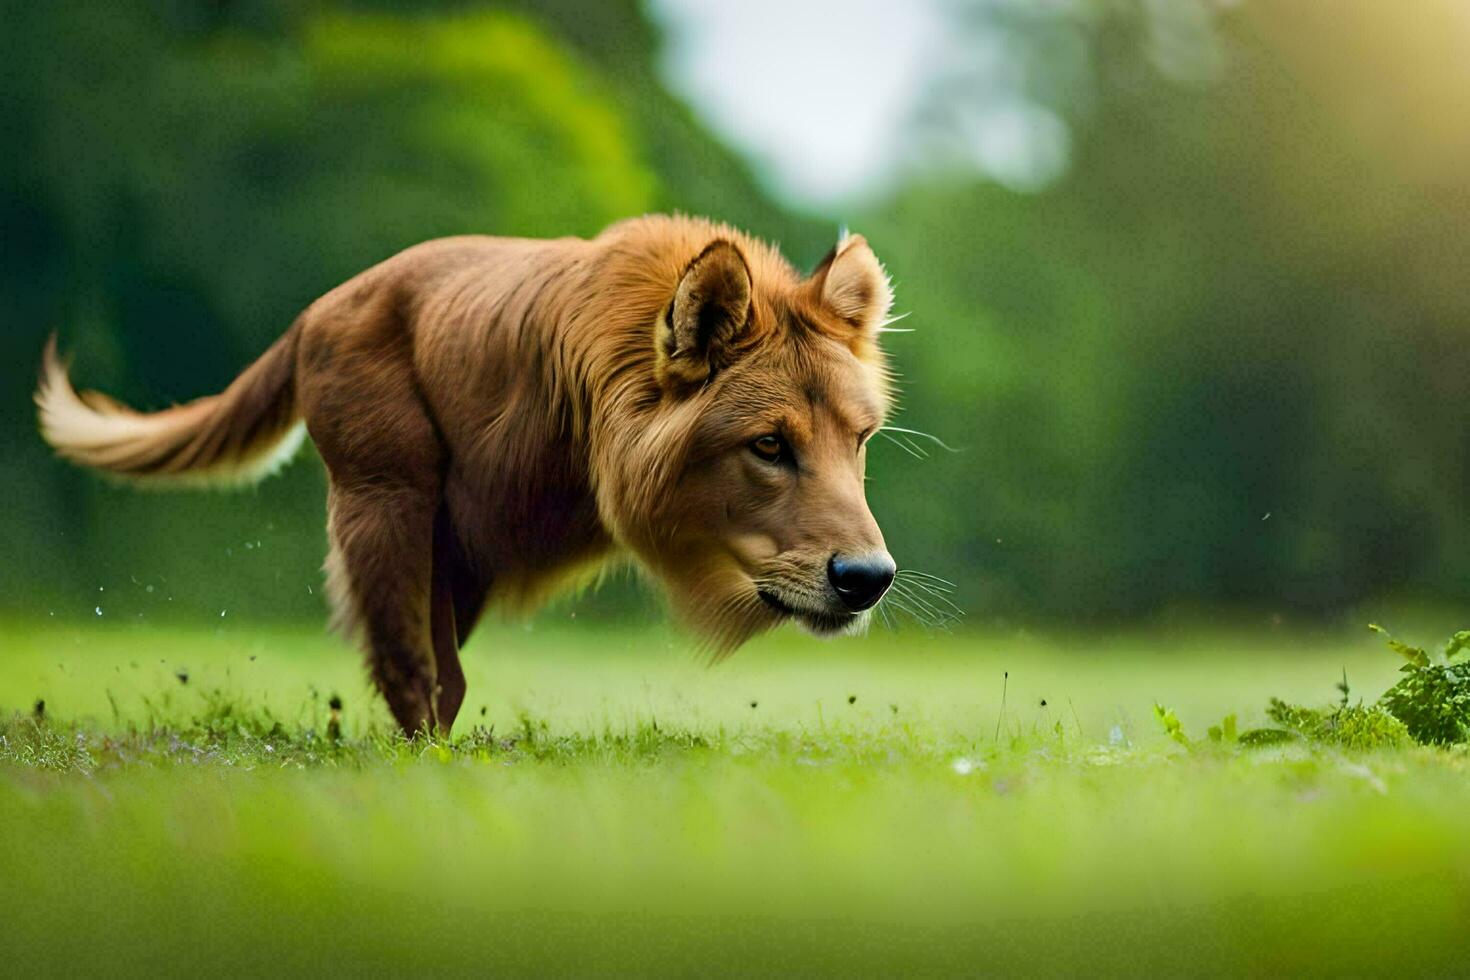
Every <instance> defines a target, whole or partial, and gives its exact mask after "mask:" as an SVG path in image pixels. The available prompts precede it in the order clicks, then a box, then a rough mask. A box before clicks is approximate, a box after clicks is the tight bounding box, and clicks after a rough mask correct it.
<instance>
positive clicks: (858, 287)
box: [811, 235, 893, 335]
mask: <svg viewBox="0 0 1470 980" xmlns="http://www.w3.org/2000/svg"><path fill="white" fill-rule="evenodd" d="M811 284H812V287H813V288H814V290H815V291H816V293H817V296H818V299H819V302H821V304H822V305H823V306H825V307H826V308H827V309H829V310H831V311H832V312H833V313H835V314H837V315H838V316H839V317H841V318H842V319H844V320H846V321H847V322H848V323H850V324H852V325H853V326H854V327H855V328H857V330H858V331H859V332H861V333H863V334H867V335H876V334H877V332H878V328H879V327H881V326H883V323H884V321H885V320H887V319H888V311H889V310H890V309H891V308H892V307H893V286H892V285H891V284H890V283H889V281H888V273H886V272H884V271H883V263H881V262H879V261H878V256H876V255H874V254H873V250H872V249H871V248H869V247H868V241H867V239H865V238H864V237H863V236H862V235H844V236H843V238H842V241H840V242H838V243H837V247H836V248H834V249H832V251H831V252H830V253H828V255H827V257H826V258H825V259H823V260H822V262H821V264H820V265H818V266H817V270H816V271H815V272H813V273H812V277H811Z"/></svg>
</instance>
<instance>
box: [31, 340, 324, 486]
mask: <svg viewBox="0 0 1470 980" xmlns="http://www.w3.org/2000/svg"><path fill="white" fill-rule="evenodd" d="M295 369H296V330H295V329H294V328H293V329H291V330H290V331H288V332H287V333H286V335H285V336H283V337H282V338H281V339H280V340H278V341H276V343H275V344H274V345H273V346H272V347H271V348H270V350H268V351H266V352H265V354H264V355H263V356H262V357H261V358H260V360H258V361H256V362H255V363H254V364H252V365H250V367H248V368H246V369H245V373H243V374H241V375H240V376H239V377H238V378H236V379H235V380H234V381H233V382H232V383H231V384H230V386H229V387H228V388H226V389H225V390H224V391H222V392H221V393H219V394H218V395H210V396H208V397H206V398H200V399H197V400H195V401H192V402H189V403H188V404H186V405H176V406H174V407H173V408H168V409H164V410H163V411H161V412H152V413H143V412H135V411H133V410H132V409H131V408H128V407H127V406H126V405H122V404H120V403H118V402H116V401H114V400H112V399H111V398H108V397H107V396H106V395H103V394H100V393H98V392H95V391H85V392H82V393H81V394H78V393H77V392H76V390H75V389H73V388H72V386H71V381H70V380H69V379H68V378H67V369H66V365H65V364H63V363H62V361H61V359H60V358H59V357H58V356H57V353H56V338H55V337H52V338H51V340H50V341H49V342H48V343H47V344H46V352H45V355H44V357H43V363H42V367H41V382H40V386H39V387H38V388H37V389H36V405H37V407H38V408H39V409H40V423H41V435H42V436H43V437H44V438H45V439H46V441H47V442H48V443H50V444H51V446H52V448H54V449H55V450H56V452H57V454H58V455H60V456H62V457H64V458H66V459H69V460H71V461H72V462H74V463H79V464H81V465H83V466H90V467H93V468H94V469H99V470H103V471H105V472H108V473H112V474H116V475H117V476H121V477H126V478H128V479H130V480H134V481H136V482H138V483H140V484H145V485H150V486H239V485H243V484H247V483H254V482H255V481H257V480H260V479H262V478H264V477H266V476H269V475H270V474H272V473H274V472H275V471H276V470H278V469H280V467H281V466H282V465H284V464H285V463H286V462H287V461H288V460H290V458H291V456H292V455H293V454H294V453H295V451H296V449H297V448H298V447H299V446H300V445H301V439H302V437H303V435H304V434H305V428H304V426H303V425H302V424H301V422H300V419H299V417H298V415H297V412H296V384H295V374H296V370H295Z"/></svg>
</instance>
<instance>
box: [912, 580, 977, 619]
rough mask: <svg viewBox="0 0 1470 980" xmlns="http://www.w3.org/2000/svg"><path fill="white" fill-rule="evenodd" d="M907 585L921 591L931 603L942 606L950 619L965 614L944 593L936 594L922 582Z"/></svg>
mask: <svg viewBox="0 0 1470 980" xmlns="http://www.w3.org/2000/svg"><path fill="white" fill-rule="evenodd" d="M909 584H910V585H913V586H917V587H919V588H921V589H923V590H924V591H925V594H926V595H927V597H928V599H929V600H930V601H931V602H933V603H938V604H941V605H943V606H944V607H945V608H946V609H948V610H949V613H948V615H950V616H951V617H952V618H954V619H959V618H960V617H962V616H963V615H964V614H965V611H964V610H963V609H961V608H960V607H959V606H958V605H956V604H955V602H954V600H952V599H950V598H949V597H948V596H946V595H945V594H944V593H942V592H936V591H934V590H933V589H930V588H929V587H927V586H925V585H924V583H922V582H910V583H909Z"/></svg>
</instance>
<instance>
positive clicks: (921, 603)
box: [894, 582, 944, 621]
mask: <svg viewBox="0 0 1470 980" xmlns="http://www.w3.org/2000/svg"><path fill="white" fill-rule="evenodd" d="M894 588H898V589H899V592H898V594H899V595H901V596H903V597H904V598H905V599H907V600H908V601H909V602H911V603H913V604H914V605H915V606H917V607H918V608H919V609H922V610H923V611H924V613H925V614H927V615H929V616H932V617H933V618H934V619H935V620H936V621H938V620H940V619H943V618H944V614H943V613H942V612H941V611H940V610H939V609H938V608H937V607H935V606H933V605H931V604H930V603H929V602H928V601H927V600H925V599H924V598H923V597H922V596H919V595H916V594H915V593H913V592H910V591H908V590H907V589H903V588H899V586H898V583H897V582H895V583H894Z"/></svg>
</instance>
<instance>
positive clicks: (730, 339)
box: [650, 236, 895, 650]
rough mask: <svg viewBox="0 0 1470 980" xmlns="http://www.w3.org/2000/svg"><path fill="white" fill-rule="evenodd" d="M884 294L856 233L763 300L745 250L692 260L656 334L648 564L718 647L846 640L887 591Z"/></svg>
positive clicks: (880, 274) (713, 249) (718, 249)
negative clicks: (876, 515)
mask: <svg viewBox="0 0 1470 980" xmlns="http://www.w3.org/2000/svg"><path fill="white" fill-rule="evenodd" d="M891 303H892V291H891V288H890V286H889V282H888V277H887V275H886V274H885V273H884V271H883V267H882V266H881V264H880V263H879V262H878V259H877V258H876V257H875V256H874V254H873V252H872V250H871V249H870V248H869V247H868V244H867V242H866V241H864V240H863V239H862V238H861V237H859V236H850V237H846V238H844V239H843V241H842V242H841V243H839V245H838V246H837V247H836V248H835V249H834V250H833V251H832V253H831V254H830V255H829V256H828V257H827V259H825V260H824V261H823V262H822V264H821V265H820V266H819V267H818V268H817V270H816V271H815V272H814V273H813V274H812V275H811V276H810V277H808V278H807V279H805V280H801V281H799V282H793V283H782V284H780V285H779V288H772V289H769V290H765V291H763V290H762V289H761V288H759V285H758V284H757V282H756V281H755V280H753V278H752V275H751V270H750V268H749V266H748V265H747V262H746V258H745V255H744V254H743V253H742V250H741V248H740V247H739V246H738V245H737V244H736V243H734V242H732V241H727V240H715V241H713V242H711V243H710V244H709V245H708V247H706V248H705V249H704V250H703V251H702V252H701V253H700V254H699V255H698V256H696V257H695V258H694V259H693V260H692V261H690V262H689V264H688V266H687V267H686V268H685V269H684V271H683V274H682V275H681V277H680V279H679V283H678V286H677V288H676V289H675V290H674V292H673V295H672V296H670V297H669V299H668V303H667V305H666V306H665V307H664V308H663V310H662V311H661V312H660V315H659V318H658V321H657V323H656V325H655V326H654V329H653V334H654V337H653V341H654V348H655V349H654V371H655V375H656V378H657V381H658V384H659V386H660V388H661V390H662V400H663V402H664V404H665V406H666V409H667V410H666V412H665V413H664V414H663V416H662V418H663V419H667V420H673V419H678V420H679V421H678V422H677V423H675V422H673V421H670V422H669V423H668V424H670V425H671V426H674V425H676V426H677V427H679V428H680V429H681V430H682V431H683V437H682V439H681V442H682V446H681V457H682V458H681V462H680V465H679V467H678V470H677V476H676V477H675V478H674V479H673V480H672V481H671V482H670V483H668V484H667V485H666V486H665V488H664V489H663V492H662V496H663V499H661V500H659V501H658V502H657V507H656V514H655V515H654V516H653V520H652V522H651V532H652V533H651V541H650V544H651V548H650V550H651V551H652V552H653V553H654V554H653V561H652V562H651V564H653V565H654V566H655V570H656V571H657V572H658V573H659V574H660V576H661V577H662V578H663V579H664V580H665V582H666V584H667V585H668V587H669V590H670V593H671V596H672V598H673V600H674V604H675V606H676V608H677V609H678V611H679V612H680V613H681V614H682V617H683V618H684V619H685V620H686V621H687V622H689V623H690V624H691V625H693V626H694V627H695V628H696V629H697V630H699V631H700V632H701V633H703V634H704V635H705V636H706V637H707V638H708V640H709V641H710V642H711V644H712V645H713V646H714V647H715V648H716V649H718V650H727V649H731V648H733V647H734V646H736V645H738V644H739V643H740V642H742V641H744V640H745V639H746V638H748V637H749V636H751V635H753V634H754V633H756V632H759V631H761V630H763V629H766V628H769V627H771V626H774V625H776V624H777V623H780V622H782V621H784V620H786V619H795V620H796V621H797V622H799V623H800V624H801V625H802V626H804V627H806V628H807V629H808V630H810V631H812V632H814V633H818V634H838V633H851V632H856V631H858V630H861V629H862V628H863V627H864V626H865V625H866V623H867V619H868V616H869V611H870V610H871V609H872V607H873V606H874V605H875V604H876V603H877V602H878V601H879V600H880V599H881V598H882V597H883V595H884V593H885V592H886V591H887V589H888V587H889V585H890V584H891V583H892V581H893V577H894V574H895V565H894V561H893V559H892V558H891V557H890V556H889V554H888V551H887V549H886V547H885V545H884V541H883V534H882V532H881V531H880V530H879V529H878V524H877V522H876V521H875V520H874V519H873V515H872V513H871V512H870V511H869V509H868V504H867V500H866V497H865V494H864V487H863V480H864V466H865V462H866V454H867V443H868V440H869V439H870V438H871V437H872V436H873V435H874V433H876V432H877V431H878V429H879V427H880V426H882V425H883V422H884V417H885V413H886V412H887V410H888V405H889V394H888V384H887V373H886V367H885V365H884V362H883V358H882V355H881V353H880V351H879V347H878V342H877V341H878V334H879V332H880V330H881V329H882V326H883V324H884V321H885V319H886V318H887V316H888V312H889V307H890V305H891Z"/></svg>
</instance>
